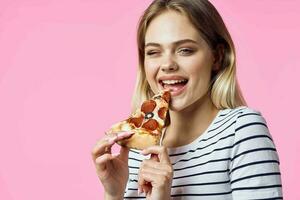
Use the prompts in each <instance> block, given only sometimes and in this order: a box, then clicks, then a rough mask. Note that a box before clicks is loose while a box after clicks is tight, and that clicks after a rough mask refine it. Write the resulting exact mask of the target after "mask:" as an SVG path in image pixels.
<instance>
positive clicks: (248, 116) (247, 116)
mask: <svg viewBox="0 0 300 200" xmlns="http://www.w3.org/2000/svg"><path fill="white" fill-rule="evenodd" d="M219 117H220V118H229V117H230V118H234V120H235V123H236V124H243V123H248V122H261V123H264V124H265V125H266V120H265V118H264V117H263V115H262V113H261V112H260V111H259V110H257V109H254V108H251V107H248V106H239V107H236V108H227V109H223V110H221V112H220V115H219Z"/></svg>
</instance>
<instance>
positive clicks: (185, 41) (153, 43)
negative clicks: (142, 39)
mask: <svg viewBox="0 0 300 200" xmlns="http://www.w3.org/2000/svg"><path fill="white" fill-rule="evenodd" d="M187 42H190V43H194V44H198V42H196V41H195V40H191V39H184V40H178V41H175V42H172V43H171V44H173V45H176V46H177V45H180V44H183V43H187ZM148 46H155V47H160V46H161V45H160V44H159V43H155V42H149V43H147V44H146V45H145V48H146V47H148Z"/></svg>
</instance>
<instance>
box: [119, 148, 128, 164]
mask: <svg viewBox="0 0 300 200" xmlns="http://www.w3.org/2000/svg"><path fill="white" fill-rule="evenodd" d="M128 154H129V148H127V147H123V146H121V149H120V159H122V160H124V161H126V162H127V161H128Z"/></svg>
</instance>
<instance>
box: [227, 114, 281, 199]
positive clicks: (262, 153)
mask: <svg viewBox="0 0 300 200" xmlns="http://www.w3.org/2000/svg"><path fill="white" fill-rule="evenodd" d="M229 169H230V172H229V173H230V181H231V189H232V195H233V199H234V200H242V199H282V185H281V174H280V169H279V158H278V154H277V151H276V148H275V145H274V142H273V139H272V137H271V135H270V133H269V129H268V127H267V123H266V121H265V119H264V117H263V116H262V115H261V113H260V112H258V111H255V110H252V109H250V108H246V109H245V110H244V112H243V113H241V114H240V115H239V116H238V117H237V120H236V124H235V139H234V145H233V148H232V152H231V162H230V166H229Z"/></svg>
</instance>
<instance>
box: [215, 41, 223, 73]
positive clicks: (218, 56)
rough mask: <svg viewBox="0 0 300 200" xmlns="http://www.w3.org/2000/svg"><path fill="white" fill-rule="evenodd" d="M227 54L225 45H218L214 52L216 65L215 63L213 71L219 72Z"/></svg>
mask: <svg viewBox="0 0 300 200" xmlns="http://www.w3.org/2000/svg"><path fill="white" fill-rule="evenodd" d="M224 54H225V48H224V45H223V44H218V45H217V46H216V48H215V50H214V51H213V56H214V63H213V68H212V70H213V71H216V72H217V71H219V70H220V69H221V67H222V63H223V59H224Z"/></svg>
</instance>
